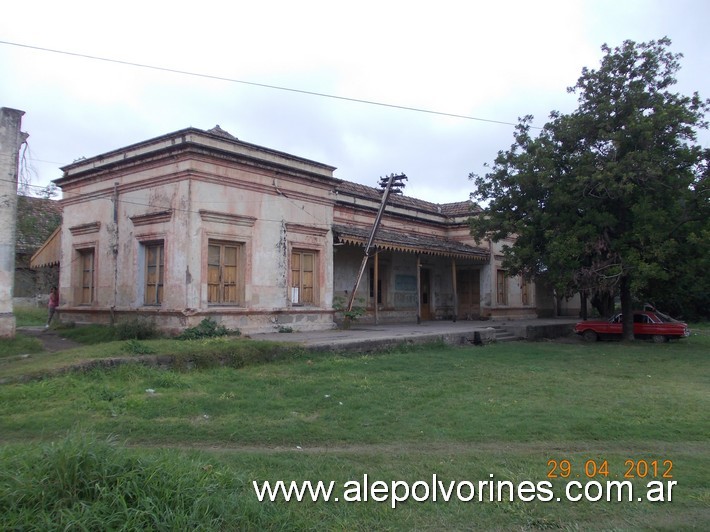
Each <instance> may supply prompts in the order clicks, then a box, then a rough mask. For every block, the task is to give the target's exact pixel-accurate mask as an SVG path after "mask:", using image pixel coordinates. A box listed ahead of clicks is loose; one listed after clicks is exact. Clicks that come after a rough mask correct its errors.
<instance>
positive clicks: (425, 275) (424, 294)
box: [419, 268, 431, 321]
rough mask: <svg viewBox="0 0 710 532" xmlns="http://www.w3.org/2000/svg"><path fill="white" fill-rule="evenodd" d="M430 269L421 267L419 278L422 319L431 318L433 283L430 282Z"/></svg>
mask: <svg viewBox="0 0 710 532" xmlns="http://www.w3.org/2000/svg"><path fill="white" fill-rule="evenodd" d="M430 277H431V276H430V270H427V269H425V268H422V269H421V275H420V278H419V298H420V301H419V303H420V308H421V319H422V321H426V320H430V319H431V306H430V304H431V286H430V285H431V283H430Z"/></svg>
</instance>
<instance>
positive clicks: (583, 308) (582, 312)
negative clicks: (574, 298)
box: [579, 290, 587, 320]
mask: <svg viewBox="0 0 710 532" xmlns="http://www.w3.org/2000/svg"><path fill="white" fill-rule="evenodd" d="M579 301H580V309H579V317H580V318H582V319H583V320H586V319H587V291H586V290H582V291H581V292H580V293H579Z"/></svg>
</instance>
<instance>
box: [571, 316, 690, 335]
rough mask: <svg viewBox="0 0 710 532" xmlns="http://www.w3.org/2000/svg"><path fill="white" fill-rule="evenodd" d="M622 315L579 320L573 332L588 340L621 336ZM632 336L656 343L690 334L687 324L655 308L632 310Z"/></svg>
mask: <svg viewBox="0 0 710 532" xmlns="http://www.w3.org/2000/svg"><path fill="white" fill-rule="evenodd" d="M621 331H622V315H621V313H619V314H615V315H614V316H612V317H611V318H609V319H608V320H586V321H580V322H579V323H578V324H577V325H575V326H574V332H576V333H577V334H579V335H582V337H584V339H585V340H587V341H589V342H596V341H597V340H598V339H600V338H621ZM634 336H635V337H636V338H650V339H651V340H653V341H654V342H656V343H661V342H667V341H668V340H670V339H672V338H683V337H685V336H690V330H689V329H688V325H687V324H685V323H683V322H682V321H677V320H674V319H673V318H671V317H670V316H667V315H665V314H663V313H662V312H658V311H656V310H654V311H650V310H644V311H636V312H634Z"/></svg>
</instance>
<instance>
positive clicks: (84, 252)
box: [76, 246, 96, 306]
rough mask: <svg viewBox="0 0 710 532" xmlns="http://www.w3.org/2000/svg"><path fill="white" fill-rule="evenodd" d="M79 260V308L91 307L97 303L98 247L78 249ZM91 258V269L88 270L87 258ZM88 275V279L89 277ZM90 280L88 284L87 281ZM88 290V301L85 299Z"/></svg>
mask: <svg viewBox="0 0 710 532" xmlns="http://www.w3.org/2000/svg"><path fill="white" fill-rule="evenodd" d="M76 252H77V254H78V258H77V283H76V294H77V296H78V297H77V298H76V300H77V301H76V304H77V306H91V305H93V304H94V303H95V302H96V246H86V247H79V248H76ZM89 257H90V264H89V268H88V269H87V268H86V265H87V262H86V260H87V258H89ZM87 273H88V277H87ZM87 280H88V284H87V283H86V281H87ZM87 290H88V295H89V297H88V300H87V298H86V297H85V295H86V294H87Z"/></svg>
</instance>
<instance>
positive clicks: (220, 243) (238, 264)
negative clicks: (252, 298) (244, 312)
mask: <svg viewBox="0 0 710 532" xmlns="http://www.w3.org/2000/svg"><path fill="white" fill-rule="evenodd" d="M210 248H219V262H218V263H213V262H212V258H211V251H210ZM227 249H234V250H235V253H234V261H233V263H230V264H225V260H226V250H227ZM206 251H207V253H206V257H205V262H206V269H205V272H206V276H205V281H206V285H207V294H206V296H207V297H206V299H207V305H208V306H244V279H245V267H244V257H245V243H244V242H241V241H238V240H224V239H217V238H209V239H208V240H207V250H206ZM213 266H217V267H218V269H219V272H218V282H217V283H215V282H213V281H212V272H213V269H212V267H213ZM225 268H234V274H233V275H232V276H230V275H229V273H226V272H225ZM225 279H226V282H227V283H228V284H225ZM232 279H233V280H232ZM215 286H216V287H217V295H218V298H217V299H216V300H212V299H211V297H212V291H213V290H212V288H213V287H215ZM230 287H231V288H232V289H233V291H234V297H233V298H230V297H229V296H228V294H227V293H226V290H229V288H230Z"/></svg>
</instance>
